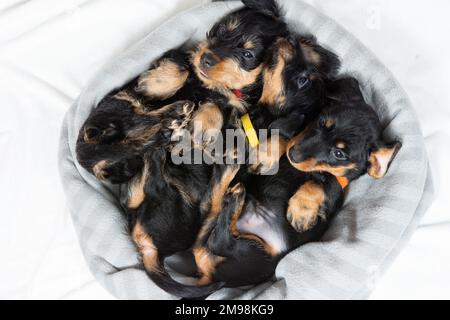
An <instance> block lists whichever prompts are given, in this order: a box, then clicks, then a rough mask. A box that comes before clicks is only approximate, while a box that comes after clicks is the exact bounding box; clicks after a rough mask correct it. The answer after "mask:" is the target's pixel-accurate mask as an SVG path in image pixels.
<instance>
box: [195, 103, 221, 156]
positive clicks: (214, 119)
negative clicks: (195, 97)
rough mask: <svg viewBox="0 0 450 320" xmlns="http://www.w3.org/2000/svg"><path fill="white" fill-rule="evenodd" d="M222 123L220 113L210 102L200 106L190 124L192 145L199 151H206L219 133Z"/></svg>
mask: <svg viewBox="0 0 450 320" xmlns="http://www.w3.org/2000/svg"><path fill="white" fill-rule="evenodd" d="M223 123H224V119H223V115H222V112H221V111H220V108H219V107H218V106H217V105H216V104H214V103H212V102H207V103H204V104H202V105H201V106H200V108H199V109H198V110H197V111H196V112H195V114H194V117H193V119H192V122H191V131H192V133H193V137H194V145H195V146H196V147H199V148H200V149H207V147H208V146H210V145H212V144H213V143H214V141H215V140H216V139H217V136H218V135H219V134H220V133H221V129H222V127H223Z"/></svg>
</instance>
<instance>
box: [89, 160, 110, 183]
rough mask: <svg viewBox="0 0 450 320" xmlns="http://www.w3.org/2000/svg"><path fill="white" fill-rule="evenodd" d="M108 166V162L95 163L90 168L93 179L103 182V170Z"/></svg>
mask: <svg viewBox="0 0 450 320" xmlns="http://www.w3.org/2000/svg"><path fill="white" fill-rule="evenodd" d="M107 165H108V162H107V161H106V160H101V161H99V162H97V163H96V164H95V165H94V167H93V168H92V172H93V173H94V175H95V177H96V178H97V179H98V180H102V181H103V180H105V172H104V170H105V168H106V166H107Z"/></svg>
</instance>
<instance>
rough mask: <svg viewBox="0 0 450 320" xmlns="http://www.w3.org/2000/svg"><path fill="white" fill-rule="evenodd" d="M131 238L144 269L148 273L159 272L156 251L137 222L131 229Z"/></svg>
mask: <svg viewBox="0 0 450 320" xmlns="http://www.w3.org/2000/svg"><path fill="white" fill-rule="evenodd" d="M132 238H133V241H134V243H135V244H136V246H137V249H138V252H139V254H140V255H141V257H142V262H143V263H144V267H145V269H146V270H147V271H149V272H161V270H160V268H159V255H158V249H157V248H156V246H155V245H154V243H153V240H152V238H151V237H150V235H149V234H147V232H145V229H144V226H143V225H142V224H141V223H140V222H137V223H136V225H135V226H134V227H133V231H132Z"/></svg>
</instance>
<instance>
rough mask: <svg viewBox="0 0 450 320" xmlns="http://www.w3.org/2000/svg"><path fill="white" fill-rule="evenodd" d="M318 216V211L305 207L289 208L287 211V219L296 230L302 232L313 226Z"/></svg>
mask: <svg viewBox="0 0 450 320" xmlns="http://www.w3.org/2000/svg"><path fill="white" fill-rule="evenodd" d="M318 217H319V212H317V211H315V210H314V209H312V208H307V207H303V208H298V207H295V208H289V209H288V212H287V219H288V221H289V223H290V224H291V226H292V227H293V228H294V229H295V230H296V231H297V232H304V231H307V230H309V229H311V228H312V227H314V225H315V224H316V223H317V219H318Z"/></svg>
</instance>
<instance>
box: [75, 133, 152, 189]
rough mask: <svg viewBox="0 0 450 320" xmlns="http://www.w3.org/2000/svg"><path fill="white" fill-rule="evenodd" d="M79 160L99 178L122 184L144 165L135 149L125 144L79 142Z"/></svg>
mask: <svg viewBox="0 0 450 320" xmlns="http://www.w3.org/2000/svg"><path fill="white" fill-rule="evenodd" d="M76 153H77V160H78V162H79V164H80V165H81V166H82V167H83V168H85V169H86V170H87V171H89V172H90V173H92V174H93V175H94V176H95V177H96V178H97V179H98V180H100V181H105V182H107V181H108V182H111V183H113V184H120V183H124V182H127V181H128V180H130V179H131V178H132V177H133V176H135V175H136V174H137V173H138V172H139V171H140V170H141V169H142V166H143V161H142V158H141V157H140V156H139V155H137V154H136V152H135V150H133V149H131V148H129V147H125V146H123V145H106V144H102V145H97V144H87V143H83V142H82V141H78V143H77V150H76Z"/></svg>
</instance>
